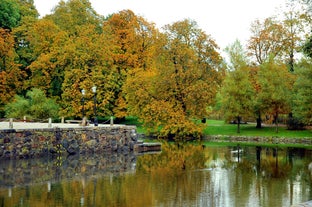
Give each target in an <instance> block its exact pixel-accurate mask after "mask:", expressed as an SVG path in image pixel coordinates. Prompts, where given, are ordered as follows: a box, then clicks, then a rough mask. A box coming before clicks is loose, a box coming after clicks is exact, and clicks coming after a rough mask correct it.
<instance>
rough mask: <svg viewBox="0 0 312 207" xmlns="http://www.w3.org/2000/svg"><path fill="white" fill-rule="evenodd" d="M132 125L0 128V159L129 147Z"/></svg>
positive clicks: (133, 140) (133, 135)
mask: <svg viewBox="0 0 312 207" xmlns="http://www.w3.org/2000/svg"><path fill="white" fill-rule="evenodd" d="M136 142H137V136H136V128H135V126H112V127H95V128H89V127H88V128H66V129H64V128H53V129H27V130H26V129H24V130H18V129H10V130H1V131H0V159H8V158H33V157H42V156H51V155H58V156H59V155H61V154H71V155H72V154H88V153H93V152H96V153H105V152H123V153H128V152H130V151H133V148H134V144H136Z"/></svg>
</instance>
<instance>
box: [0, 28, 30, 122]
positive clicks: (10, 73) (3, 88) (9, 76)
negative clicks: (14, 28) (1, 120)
mask: <svg viewBox="0 0 312 207" xmlns="http://www.w3.org/2000/svg"><path fill="white" fill-rule="evenodd" d="M16 58H17V55H16V53H15V50H14V38H13V36H12V34H11V32H10V31H9V30H6V29H2V28H0V112H2V111H3V106H4V105H5V104H7V103H8V102H10V101H11V99H12V98H13V97H14V95H15V94H17V93H19V92H20V91H21V86H22V80H23V78H24V77H25V74H24V73H23V72H22V71H21V70H20V69H19V65H18V64H17V63H16V61H15V59H16ZM1 116H2V113H1Z"/></svg>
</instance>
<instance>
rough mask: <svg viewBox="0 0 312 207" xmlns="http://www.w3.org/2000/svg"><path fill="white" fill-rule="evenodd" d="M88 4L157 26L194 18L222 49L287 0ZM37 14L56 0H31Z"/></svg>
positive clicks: (99, 0) (107, 0)
mask: <svg viewBox="0 0 312 207" xmlns="http://www.w3.org/2000/svg"><path fill="white" fill-rule="evenodd" d="M89 1H90V2H91V4H92V8H93V9H94V10H95V11H96V12H97V13H98V14H100V15H103V16H107V15H109V14H112V13H116V12H118V11H121V10H123V9H130V10H132V11H133V12H134V13H135V14H136V15H139V16H142V17H144V18H145V19H146V20H147V21H149V22H154V23H155V24H156V26H157V27H158V28H161V27H162V26H164V25H165V24H171V23H173V22H175V21H180V20H183V19H185V18H189V19H192V20H195V21H196V22H197V23H198V25H199V28H201V29H202V30H204V31H205V32H206V33H207V34H210V35H211V37H212V38H213V39H215V40H216V43H217V44H218V45H219V47H220V48H221V50H223V49H224V48H225V47H226V46H228V45H229V44H232V43H233V42H234V41H235V40H236V39H239V40H240V41H241V42H242V44H245V43H246V41H247V40H248V38H249V36H250V33H249V29H250V25H251V23H252V22H253V21H254V20H256V19H262V18H267V17H270V16H272V15H274V14H276V13H279V12H280V11H278V7H280V6H283V5H285V2H286V1H287V0H192V1H189V0H153V1H152V0H89ZM34 2H35V6H36V8H37V10H38V11H39V13H40V15H41V16H44V15H46V14H49V13H51V10H52V9H53V8H54V7H55V6H56V5H57V4H58V2H59V0H34Z"/></svg>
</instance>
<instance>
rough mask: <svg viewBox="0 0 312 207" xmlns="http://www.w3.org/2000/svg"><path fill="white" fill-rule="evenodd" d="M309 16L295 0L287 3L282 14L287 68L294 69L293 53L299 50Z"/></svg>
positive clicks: (305, 33)
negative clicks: (285, 9)
mask: <svg viewBox="0 0 312 207" xmlns="http://www.w3.org/2000/svg"><path fill="white" fill-rule="evenodd" d="M309 21H310V17H309V15H307V14H306V12H305V11H304V9H303V6H301V5H299V4H296V3H295V2H288V3H287V11H286V12H284V14H283V16H282V25H283V27H284V31H285V40H286V41H285V53H286V54H285V55H286V57H285V62H286V63H287V64H288V65H289V70H290V71H291V72H293V71H294V63H295V55H296V54H297V53H298V52H301V49H302V45H303V42H304V40H305V38H306V35H307V29H309V26H308V25H309Z"/></svg>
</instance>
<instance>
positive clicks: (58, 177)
mask: <svg viewBox="0 0 312 207" xmlns="http://www.w3.org/2000/svg"><path fill="white" fill-rule="evenodd" d="M135 163H136V156H135V155H134V154H133V153H129V154H121V153H110V154H101V155H99V154H92V155H91V154H90V155H83V156H82V155H73V156H67V157H64V156H62V157H56V158H49V157H44V158H38V159H37V158H36V159H22V160H2V161H1V169H0V189H1V187H5V188H7V187H15V186H25V185H30V184H38V183H45V182H50V183H55V182H59V181H62V180H67V179H70V180H72V179H78V178H82V177H90V176H94V177H96V176H102V175H105V174H108V175H111V174H119V173H121V174H122V173H128V172H133V171H135Z"/></svg>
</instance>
